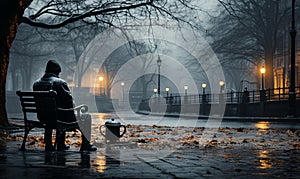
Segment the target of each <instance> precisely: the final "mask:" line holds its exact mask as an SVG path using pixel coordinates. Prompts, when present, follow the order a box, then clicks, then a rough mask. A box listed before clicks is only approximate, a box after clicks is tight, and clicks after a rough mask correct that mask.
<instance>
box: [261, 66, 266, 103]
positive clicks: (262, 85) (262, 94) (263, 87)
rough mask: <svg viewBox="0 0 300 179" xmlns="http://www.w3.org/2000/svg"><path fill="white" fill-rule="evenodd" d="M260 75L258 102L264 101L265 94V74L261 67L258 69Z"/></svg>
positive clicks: (263, 68) (264, 69)
mask: <svg viewBox="0 0 300 179" xmlns="http://www.w3.org/2000/svg"><path fill="white" fill-rule="evenodd" d="M260 73H261V90H260V101H265V98H266V92H265V85H264V82H265V73H266V68H265V67H264V66H262V67H261V68H260Z"/></svg>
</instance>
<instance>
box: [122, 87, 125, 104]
mask: <svg viewBox="0 0 300 179" xmlns="http://www.w3.org/2000/svg"><path fill="white" fill-rule="evenodd" d="M121 86H122V100H123V103H124V86H125V83H124V82H122V83H121Z"/></svg>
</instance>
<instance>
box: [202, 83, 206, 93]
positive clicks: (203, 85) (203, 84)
mask: <svg viewBox="0 0 300 179" xmlns="http://www.w3.org/2000/svg"><path fill="white" fill-rule="evenodd" d="M205 88H206V83H204V82H203V83H202V89H203V94H205Z"/></svg>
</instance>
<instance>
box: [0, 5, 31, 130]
mask: <svg viewBox="0 0 300 179" xmlns="http://www.w3.org/2000/svg"><path fill="white" fill-rule="evenodd" d="M30 2H31V0H2V1H1V2H0V16H1V19H0V27H1V28H0V68H1V70H0V73H1V76H0V126H9V122H8V119H7V112H6V107H5V105H6V93H5V90H6V77H7V72H8V64H9V53H10V48H11V45H12V43H13V40H14V38H15V37H16V33H17V29H18V27H19V23H20V22H19V18H20V17H22V16H23V13H24V9H25V8H26V7H28V5H29V4H30Z"/></svg>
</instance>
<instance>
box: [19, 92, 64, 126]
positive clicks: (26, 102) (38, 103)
mask: <svg viewBox="0 0 300 179" xmlns="http://www.w3.org/2000/svg"><path fill="white" fill-rule="evenodd" d="M17 95H18V96H19V98H20V102H21V106H22V110H23V113H24V120H28V119H27V113H37V118H38V120H39V121H40V122H42V123H44V124H50V125H56V122H57V116H58V114H57V105H56V101H55V97H56V92H55V91H53V90H50V91H17Z"/></svg>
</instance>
